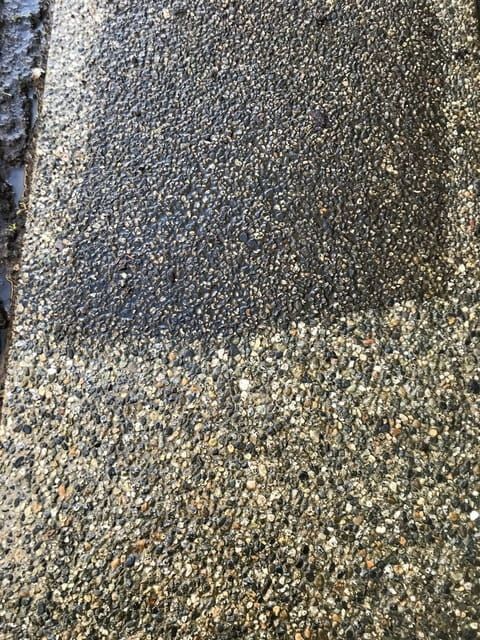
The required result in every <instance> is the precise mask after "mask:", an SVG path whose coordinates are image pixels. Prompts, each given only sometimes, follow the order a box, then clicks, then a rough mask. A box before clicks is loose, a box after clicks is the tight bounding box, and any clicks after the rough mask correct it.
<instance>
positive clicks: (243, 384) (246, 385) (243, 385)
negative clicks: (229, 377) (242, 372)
mask: <svg viewBox="0 0 480 640" xmlns="http://www.w3.org/2000/svg"><path fill="white" fill-rule="evenodd" d="M238 386H239V387H240V391H248V390H249V389H250V380H247V379H246V378H241V379H240V380H239V381H238Z"/></svg>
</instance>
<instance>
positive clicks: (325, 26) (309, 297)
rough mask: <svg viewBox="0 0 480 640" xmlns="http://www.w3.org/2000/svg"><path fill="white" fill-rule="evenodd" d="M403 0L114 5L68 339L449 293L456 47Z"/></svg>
mask: <svg viewBox="0 0 480 640" xmlns="http://www.w3.org/2000/svg"><path fill="white" fill-rule="evenodd" d="M393 4H394V6H392V5H391V4H389V5H388V6H387V5H385V6H384V7H382V6H381V5H380V6H378V7H376V9H375V20H372V18H371V15H370V12H368V11H364V10H363V9H362V8H361V7H359V6H356V5H355V3H345V2H339V3H337V5H336V9H335V11H328V10H327V9H326V8H325V7H324V8H325V11H322V12H320V13H319V12H318V11H317V10H316V9H315V7H314V6H313V5H311V4H310V3H307V4H305V5H302V3H292V2H282V3H273V4H272V6H269V9H268V19H264V17H263V10H262V6H261V3H258V2H246V3H242V4H241V6H240V5H239V4H238V5H235V4H231V5H228V6H227V5H225V8H221V6H220V5H218V4H216V3H213V4H212V3H203V2H202V3H199V4H198V6H195V7H191V8H189V9H188V11H184V12H182V13H181V14H179V15H177V14H176V13H175V12H173V11H167V13H166V14H165V15H163V14H160V13H158V12H150V10H149V9H150V8H151V7H150V4H149V3H147V5H145V6H143V5H142V7H139V6H137V5H135V4H132V5H130V6H128V7H123V5H122V7H121V9H118V7H117V9H115V8H114V7H112V9H111V15H109V18H108V20H107V21H106V26H105V33H104V35H103V36H102V38H101V39H100V41H99V43H98V47H97V48H96V49H95V50H94V51H93V53H92V54H91V58H90V60H89V68H90V69H91V75H90V78H89V80H88V83H89V85H90V88H91V90H92V91H94V90H95V88H96V87H104V88H105V90H104V91H102V98H101V103H103V112H99V111H97V112H96V114H95V122H94V125H93V130H92V133H91V136H90V139H89V141H88V145H87V148H88V149H89V150H90V154H91V157H90V166H89V167H88V170H87V172H86V173H85V177H84V181H83V184H82V186H81V188H80V190H77V191H76V193H75V203H74V204H71V203H70V202H69V201H70V200H71V199H72V194H69V193H65V194H62V195H61V196H60V197H61V198H64V200H65V205H66V206H67V207H68V208H71V207H73V209H74V211H73V213H72V216H71V223H70V224H71V225H72V228H71V229H69V228H66V229H65V230H64V233H65V235H66V236H69V235H70V234H71V233H73V231H74V230H75V238H76V240H75V241H74V243H73V245H72V246H71V247H70V248H69V255H68V256H67V259H66V257H65V256H64V255H62V256H60V257H59V260H60V261H61V264H62V269H64V270H65V278H64V285H63V286H62V288H61V289H57V290H56V291H52V292H51V294H52V307H54V308H56V309H58V310H60V311H59V314H60V315H59V317H58V321H59V323H58V330H59V331H60V332H65V331H68V327H73V326H78V324H80V325H81V326H82V327H83V329H84V330H85V331H86V332H87V333H90V332H93V333H94V332H95V330H96V327H97V326H101V327H102V330H103V331H105V330H107V331H113V332H116V331H120V332H121V333H123V334H124V335H128V334H131V333H132V332H133V333H135V332H138V333H141V334H142V335H147V336H148V335H151V336H155V335H159V334H161V333H162V332H165V331H166V332H168V333H172V334H174V335H179V334H182V333H184V334H187V335H188V336H190V337H191V336H200V335H207V336H208V335H212V334H215V333H218V332H221V333H225V334H227V335H228V334H234V333H236V332H238V329H239V327H242V328H243V329H247V328H248V327H251V328H252V329H255V328H256V327H258V326H262V325H265V324H270V323H271V322H274V323H276V324H278V325H279V326H286V325H288V323H289V322H291V321H292V320H297V319H301V320H304V321H313V322H315V321H316V320H317V319H318V318H324V317H325V316H328V315H333V316H335V317H338V315H339V314H341V313H344V312H347V311H353V310H357V309H362V308H366V307H370V306H375V307H377V308H382V307H384V306H388V305H390V304H391V303H392V302H395V301H398V300H403V299H406V298H416V299H422V298H424V297H425V296H430V295H440V294H442V293H443V291H442V287H443V285H440V284H439V283H442V282H445V280H446V279H448V266H447V260H446V255H447V251H448V236H449V228H448V221H447V210H448V198H449V185H448V179H449V178H448V171H449V162H450V161H449V149H448V145H447V142H446V122H445V118H444V115H443V108H444V106H445V103H446V100H447V97H446V95H445V82H444V80H445V74H446V72H447V66H448V62H449V57H450V52H449V51H448V48H447V46H446V45H445V43H444V42H442V39H441V38H440V37H439V25H438V20H437V17H436V16H435V15H433V14H432V12H431V11H430V9H429V7H430V3H425V2H420V3H415V13H414V14H413V13H412V12H411V8H410V7H409V6H408V5H409V3H404V2H395V3H393ZM222 6H223V5H222ZM315 6H316V5H315ZM325 6H326V5H325ZM308 7H310V8H308ZM393 13H394V14H395V15H396V16H397V21H396V22H395V23H393V24H392V22H391V15H392V14H393ZM140 14H142V16H141V17H142V20H145V19H147V20H148V21H151V22H152V25H151V28H150V29H149V30H148V32H147V33H145V34H141V37H138V38H137V40H136V42H137V43H138V44H136V45H135V46H134V47H133V48H132V47H131V48H129V50H128V51H127V52H126V57H125V58H122V56H117V57H115V58H114V59H113V60H111V63H109V65H108V66H106V65H103V64H102V63H101V61H103V60H106V59H108V52H107V49H108V48H109V47H110V46H111V41H112V34H114V33H115V32H116V31H118V32H122V33H125V34H126V36H125V37H126V38H127V39H128V40H129V41H132V42H134V41H135V37H136V35H135V30H136V26H135V25H136V24H137V21H138V19H139V16H140ZM272 14H275V15H272ZM145 16H148V17H147V18H145ZM153 22H155V24H154V25H153ZM292 25H298V28H296V32H295V30H292ZM292 34H293V35H292ZM137 35H138V34H137ZM159 51H160V52H161V53H160V54H159V53H158V52H159ZM124 65H126V66H128V68H129V74H128V78H127V77H126V76H125V74H124V73H123V66H124ZM99 102H100V101H99ZM119 123H124V125H125V126H119ZM93 167H94V170H93V169H92V168H93ZM105 208H107V209H108V208H111V209H112V211H114V210H115V211H116V210H117V209H119V210H121V211H122V215H118V214H115V215H107V217H106V219H105V227H104V228H102V229H98V223H99V217H98V212H99V211H103V210H105ZM79 229H82V230H84V234H83V235H81V234H79V233H78V230H79ZM65 259H66V260H65ZM79 291H82V295H81V297H79V294H78V292H79Z"/></svg>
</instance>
